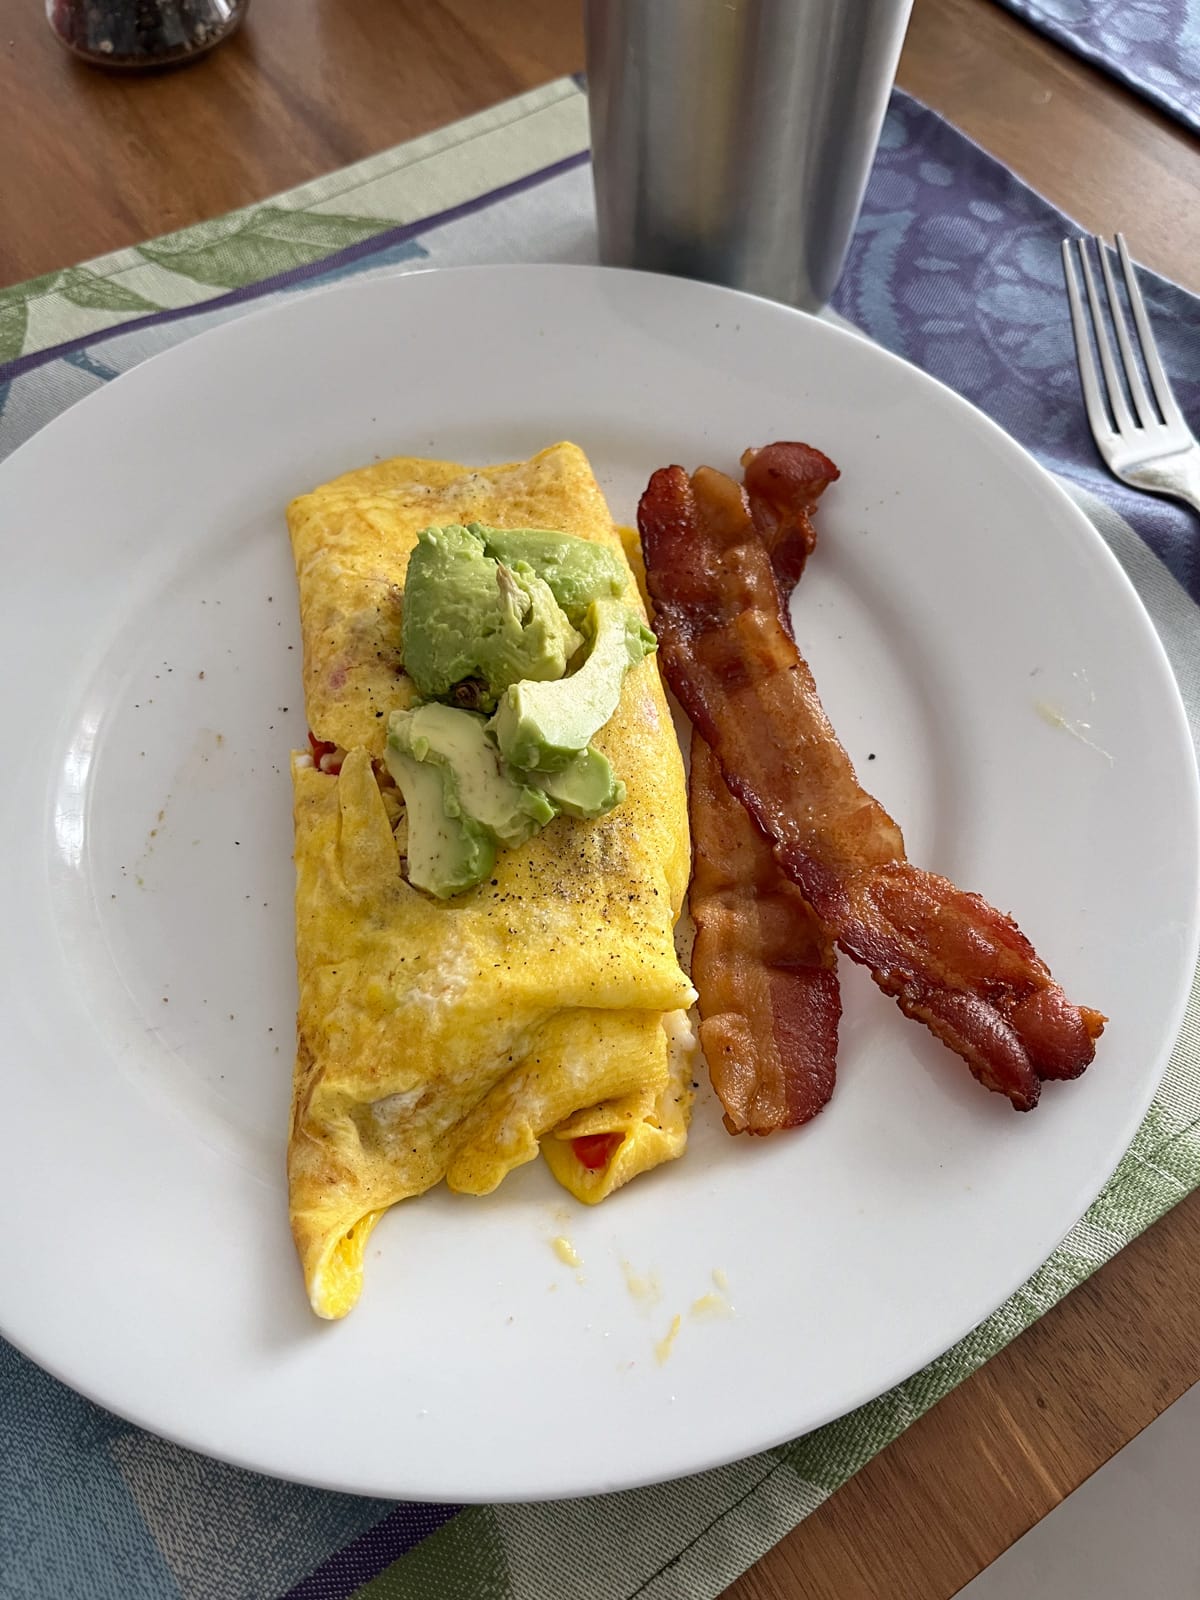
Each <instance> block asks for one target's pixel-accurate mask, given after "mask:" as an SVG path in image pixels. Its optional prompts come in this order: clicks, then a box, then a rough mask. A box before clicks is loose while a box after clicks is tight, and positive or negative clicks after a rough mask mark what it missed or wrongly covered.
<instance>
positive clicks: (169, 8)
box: [46, 0, 250, 67]
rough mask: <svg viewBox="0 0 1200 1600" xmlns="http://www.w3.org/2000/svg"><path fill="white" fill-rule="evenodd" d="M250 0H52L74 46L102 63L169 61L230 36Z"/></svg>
mask: <svg viewBox="0 0 1200 1600" xmlns="http://www.w3.org/2000/svg"><path fill="white" fill-rule="evenodd" d="M249 5H250V0H46V20H47V21H48V22H49V24H50V26H51V28H53V30H54V32H55V33H56V34H57V35H58V38H59V39H60V40H61V42H62V43H63V44H65V45H66V46H67V48H68V49H69V50H73V51H74V53H75V54H76V55H77V56H79V57H80V58H81V59H82V60H84V61H89V62H91V63H93V64H94V65H95V66H101V67H169V66H178V65H182V64H183V63H184V62H186V61H194V60H196V58H197V57H198V56H202V55H204V53H205V52H206V51H208V50H211V49H212V47H213V46H214V45H216V44H220V42H221V40H222V39H227V38H228V37H229V35H230V34H231V33H232V32H233V31H234V29H235V28H236V27H237V25H238V24H239V23H240V22H241V20H242V18H243V16H245V14H246V11H247V9H248V8H249Z"/></svg>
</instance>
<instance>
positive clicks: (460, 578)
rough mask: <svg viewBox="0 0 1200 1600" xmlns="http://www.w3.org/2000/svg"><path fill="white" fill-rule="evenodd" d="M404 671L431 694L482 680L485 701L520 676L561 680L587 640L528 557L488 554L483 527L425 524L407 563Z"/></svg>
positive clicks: (487, 706)
mask: <svg viewBox="0 0 1200 1600" xmlns="http://www.w3.org/2000/svg"><path fill="white" fill-rule="evenodd" d="M400 642H401V650H402V652H403V657H404V667H405V671H406V672H407V673H408V675H409V677H410V678H411V679H412V680H413V682H414V683H415V685H416V687H417V691H418V693H419V694H420V695H421V696H422V697H423V698H425V699H441V698H443V697H445V696H447V695H450V694H451V692H452V691H453V689H454V686H455V685H456V684H458V683H461V682H462V681H463V680H464V679H469V678H478V679H482V680H483V684H484V686H485V692H484V693H482V694H481V695H480V696H479V703H480V704H481V705H482V706H483V707H484V708H485V709H487V710H490V709H491V708H492V706H494V705H495V703H496V697H497V696H498V695H499V694H501V693H502V692H503V691H504V690H505V689H506V688H507V687H508V686H509V684H512V683H519V682H520V681H521V680H522V679H531V680H535V681H540V680H543V679H547V678H561V677H562V675H563V673H564V672H565V671H566V666H567V662H568V660H569V659H570V657H571V656H572V655H574V653H575V651H576V650H578V648H579V646H580V643H581V640H580V637H579V635H578V633H576V631H575V629H574V628H573V627H572V626H571V623H570V620H569V619H568V617H567V615H566V613H565V612H564V611H563V610H562V608H561V607H560V606H559V604H558V601H557V600H556V599H555V598H554V592H553V590H552V589H551V588H550V586H549V584H548V583H546V582H545V580H544V579H542V578H540V577H539V576H538V575H537V573H536V572H535V571H534V569H533V568H532V567H531V566H529V565H528V564H527V563H524V562H520V561H517V562H514V564H513V565H511V566H510V565H508V564H507V563H502V562H499V561H497V560H495V559H494V558H493V557H492V556H490V555H489V554H488V553H487V550H486V548H485V546H484V540H483V536H482V532H481V530H480V529H479V526H478V524H476V525H473V526H471V527H461V526H459V525H457V524H452V525H450V526H449V527H445V528H426V529H424V530H423V531H422V532H421V533H420V534H418V536H417V544H416V547H415V548H414V550H413V552H412V554H411V555H410V557H409V560H408V572H407V575H406V578H405V584H404V615H403V619H402V621H401V631H400Z"/></svg>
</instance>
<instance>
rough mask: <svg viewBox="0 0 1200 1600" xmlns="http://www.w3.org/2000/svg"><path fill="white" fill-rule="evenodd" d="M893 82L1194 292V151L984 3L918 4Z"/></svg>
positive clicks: (1198, 151)
mask: <svg viewBox="0 0 1200 1600" xmlns="http://www.w3.org/2000/svg"><path fill="white" fill-rule="evenodd" d="M900 82H901V83H902V84H903V86H904V87H905V88H906V89H907V90H908V91H909V92H910V93H911V94H915V95H916V96H917V98H918V99H920V100H923V101H924V102H925V103H926V104H927V105H931V106H933V107H934V109H935V110H937V111H940V112H941V113H942V115H943V116H946V117H948V118H949V119H950V121H951V122H953V123H954V124H955V126H956V127H958V128H960V129H961V130H962V131H963V132H964V133H966V134H968V135H969V136H970V137H971V138H972V139H974V140H975V141H976V142H977V143H979V144H981V145H983V147H984V148H985V149H986V150H989V151H991V153H992V154H993V155H996V156H999V158H1000V159H1001V160H1002V161H1003V162H1004V163H1005V164H1006V165H1007V166H1010V167H1012V169H1013V170H1014V171H1015V172H1017V173H1019V174H1020V176H1021V177H1023V178H1024V179H1025V181H1026V182H1027V183H1030V184H1032V185H1033V187H1034V188H1035V189H1037V190H1039V191H1040V193H1042V194H1044V195H1045V196H1046V197H1047V198H1048V199H1049V200H1052V201H1053V202H1054V204H1055V205H1057V206H1059V207H1060V208H1061V209H1062V210H1064V211H1066V212H1067V213H1068V214H1069V215H1070V216H1072V217H1074V218H1075V219H1076V220H1077V221H1079V222H1081V223H1083V224H1084V226H1085V227H1087V228H1089V229H1091V230H1092V231H1093V232H1104V233H1107V234H1110V235H1111V234H1112V233H1113V232H1114V230H1116V229H1118V228H1120V229H1122V230H1123V231H1124V233H1125V235H1126V237H1127V238H1128V239H1129V242H1130V245H1131V247H1132V249H1133V251H1134V254H1135V255H1136V256H1137V258H1138V260H1140V261H1144V262H1146V263H1147V264H1148V265H1150V266H1153V267H1154V268H1155V269H1156V270H1157V271H1159V272H1163V273H1166V275H1167V276H1168V277H1171V278H1174V279H1175V280H1176V282H1178V283H1182V284H1183V285H1185V287H1187V288H1190V289H1192V290H1197V291H1200V207H1198V206H1197V204H1196V184H1197V180H1198V179H1200V146H1198V144H1197V140H1196V137H1195V135H1194V134H1191V133H1189V132H1187V131H1186V130H1185V129H1184V128H1182V127H1181V126H1180V125H1179V124H1178V123H1176V122H1173V121H1172V120H1171V119H1170V118H1169V117H1167V116H1165V115H1164V114H1163V113H1162V112H1160V111H1157V110H1156V109H1155V108H1154V107H1152V106H1150V105H1148V104H1147V102H1146V101H1144V100H1142V99H1141V98H1140V97H1139V96H1137V95H1135V94H1133V93H1132V92H1131V91H1130V90H1128V89H1125V88H1124V87H1123V86H1122V85H1120V84H1118V83H1117V82H1115V81H1114V80H1113V79H1111V78H1109V77H1108V75H1107V74H1106V73H1103V72H1101V71H1100V70H1099V69H1098V68H1096V67H1091V66H1089V65H1088V64H1087V63H1086V62H1084V61H1081V60H1080V59H1079V58H1078V57H1076V56H1073V55H1070V54H1069V53H1068V52H1067V51H1065V50H1061V49H1059V48H1058V47H1057V46H1056V45H1053V44H1051V43H1050V42H1049V41H1048V40H1046V39H1044V38H1042V36H1041V35H1040V34H1038V33H1035V32H1034V31H1033V29H1031V28H1029V27H1027V26H1026V24H1025V23H1023V22H1021V21H1020V20H1019V19H1018V18H1017V17H1015V16H1013V15H1012V13H1011V12H1008V11H1004V10H1002V9H1001V7H1000V6H998V5H995V4H993V3H991V0H916V5H915V7H914V9H913V16H912V22H911V24H910V26H909V31H908V39H907V42H906V45H905V50H904V54H903V57H902V58H901V63H900Z"/></svg>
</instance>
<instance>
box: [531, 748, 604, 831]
mask: <svg viewBox="0 0 1200 1600" xmlns="http://www.w3.org/2000/svg"><path fill="white" fill-rule="evenodd" d="M530 777H531V779H532V781H533V782H534V783H536V784H538V785H539V786H540V787H541V788H542V789H544V790H545V791H546V793H547V794H548V795H549V796H550V798H551V800H553V801H554V804H555V805H556V806H557V807H558V809H559V810H560V811H565V812H566V814H567V816H569V817H588V818H591V817H602V816H603V815H604V813H605V812H606V811H611V810H613V808H614V807H615V806H619V805H620V804H621V802H622V800H624V798H625V785H624V784H623V783H622V782H621V780H620V778H618V777H617V775H616V773H615V772H614V771H613V769H612V763H611V762H610V761H609V759H608V757H607V756H606V755H603V754H602V753H601V752H600V751H599V750H597V749H595V748H594V747H593V746H592V745H589V746H588V748H587V749H586V750H581V751H580V752H579V754H578V755H577V756H576V757H575V759H574V760H573V761H571V762H570V763H569V764H568V765H567V766H565V767H564V768H563V769H562V771H561V772H534V773H531V774H530Z"/></svg>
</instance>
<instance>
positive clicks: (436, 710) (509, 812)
mask: <svg viewBox="0 0 1200 1600" xmlns="http://www.w3.org/2000/svg"><path fill="white" fill-rule="evenodd" d="M486 726H487V723H486V718H484V717H481V716H479V715H478V714H477V713H475V712H474V711H461V710H458V709H456V708H455V707H453V706H443V705H439V704H438V703H437V702H436V701H432V700H430V701H426V702H425V704H423V705H419V706H416V707H414V709H412V710H411V711H393V712H392V714H391V717H390V718H389V719H388V741H387V754H386V757H385V759H386V760H387V762H388V765H389V768H390V766H391V760H392V755H393V753H395V754H397V755H400V756H407V757H409V758H411V759H412V760H413V761H416V762H421V763H424V764H431V765H437V766H440V767H443V768H446V769H448V771H449V772H450V773H451V774H452V776H453V796H452V798H451V801H450V805H451V807H452V808H454V809H456V810H457V812H458V814H459V815H461V816H464V817H468V818H470V819H471V820H472V821H474V822H477V823H479V824H480V825H481V826H482V827H484V828H486V829H487V830H488V831H489V832H490V833H491V834H493V835H494V836H495V838H496V840H497V841H498V842H499V843H500V844H502V845H504V846H505V848H506V849H510V850H511V849H514V848H515V847H516V846H517V845H520V844H524V843H525V841H526V839H529V838H531V837H532V836H533V834H535V833H536V832H537V831H538V829H539V828H544V827H545V825H546V823H547V822H549V821H550V820H551V818H552V817H553V816H554V812H555V808H554V806H553V804H552V803H551V801H550V800H549V799H548V798H547V796H546V794H545V793H543V791H542V790H541V789H540V788H531V787H529V786H527V785H526V784H524V783H519V782H517V781H516V780H515V779H514V778H513V777H512V775H511V774H510V773H509V772H508V770H507V769H506V768H505V766H504V765H503V763H502V762H501V760H500V757H499V754H498V753H497V750H496V747H495V745H494V744H493V743H492V741H491V740H490V739H489V738H488V736H487V733H486ZM393 776H395V774H394V773H393ZM396 782H397V783H399V782H400V779H399V778H398V777H397V778H396ZM402 787H403V786H402ZM409 837H410V839H411V837H412V818H411V816H410V817H409Z"/></svg>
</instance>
